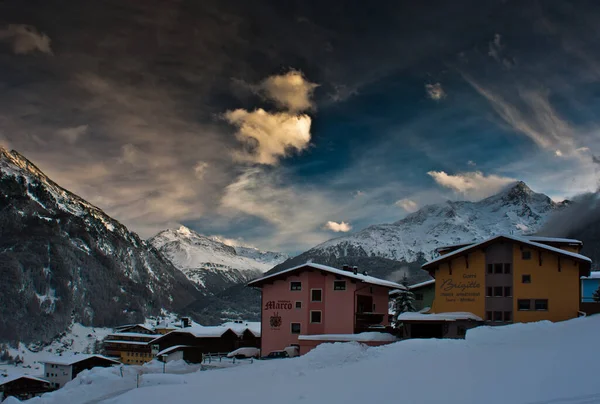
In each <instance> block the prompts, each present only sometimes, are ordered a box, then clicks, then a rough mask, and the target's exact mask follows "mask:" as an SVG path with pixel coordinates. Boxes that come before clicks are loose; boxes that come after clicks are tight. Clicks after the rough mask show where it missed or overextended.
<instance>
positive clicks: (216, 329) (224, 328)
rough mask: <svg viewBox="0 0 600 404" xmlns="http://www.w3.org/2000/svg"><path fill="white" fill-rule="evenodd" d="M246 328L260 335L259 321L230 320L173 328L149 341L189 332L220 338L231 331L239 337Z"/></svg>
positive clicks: (199, 336) (195, 335)
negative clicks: (221, 322)
mask: <svg viewBox="0 0 600 404" xmlns="http://www.w3.org/2000/svg"><path fill="white" fill-rule="evenodd" d="M246 330H248V331H250V332H251V333H252V334H253V335H254V336H255V337H260V322H248V323H243V324H242V323H234V322H231V323H225V324H223V325H218V326H203V325H200V324H194V325H193V326H191V327H185V328H181V329H177V330H173V331H171V332H168V333H167V334H165V335H161V336H159V337H157V338H155V339H153V340H152V341H150V343H155V342H157V341H158V340H161V339H163V338H165V337H167V336H168V335H171V334H175V333H179V334H190V335H193V336H194V337H196V338H220V337H222V336H223V335H224V334H225V333H227V332H232V333H234V334H235V335H237V336H238V337H241V336H242V335H243V334H244V332H245V331H246Z"/></svg>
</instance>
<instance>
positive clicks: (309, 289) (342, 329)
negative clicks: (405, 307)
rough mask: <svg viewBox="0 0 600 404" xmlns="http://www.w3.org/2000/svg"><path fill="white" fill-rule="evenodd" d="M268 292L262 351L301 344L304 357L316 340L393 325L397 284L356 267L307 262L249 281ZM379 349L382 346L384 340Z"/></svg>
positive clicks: (264, 294)
mask: <svg viewBox="0 0 600 404" xmlns="http://www.w3.org/2000/svg"><path fill="white" fill-rule="evenodd" d="M249 286H252V287H259V288H261V290H262V316H261V317H262V318H261V320H262V321H261V328H262V329H261V335H262V342H261V345H262V346H261V352H262V354H263V355H267V354H269V353H270V352H272V351H279V350H283V349H284V348H286V347H289V346H297V347H298V348H299V350H300V354H304V353H306V352H307V351H308V350H310V349H312V348H313V347H314V346H315V344H314V342H310V343H309V342H307V341H308V340H310V341H315V339H314V338H312V339H303V338H300V340H299V337H300V336H319V335H323V336H325V335H326V336H327V337H328V339H327V340H329V341H331V340H335V338H332V335H335V334H339V335H340V341H344V340H346V341H347V340H348V335H350V334H357V333H363V332H369V331H374V330H377V331H384V330H385V327H388V326H389V323H388V299H389V298H388V296H389V290H390V289H403V288H404V286H402V285H400V284H397V283H395V282H390V281H386V280H383V279H379V278H375V277H373V276H369V275H367V274H364V273H359V272H358V270H357V269H356V268H349V267H345V268H344V269H337V268H333V267H329V266H325V265H319V264H312V263H307V264H304V265H300V266H298V267H294V268H290V269H287V270H284V271H282V272H278V273H276V274H271V275H267V276H265V277H263V278H260V279H257V280H255V281H252V282H250V283H249ZM378 342H379V343H377V344H376V345H380V343H381V340H380V341H378Z"/></svg>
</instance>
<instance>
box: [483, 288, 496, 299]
mask: <svg viewBox="0 0 600 404" xmlns="http://www.w3.org/2000/svg"><path fill="white" fill-rule="evenodd" d="M493 290H494V288H492V287H491V286H488V287H487V288H486V292H485V295H486V296H488V297H491V296H494V292H493Z"/></svg>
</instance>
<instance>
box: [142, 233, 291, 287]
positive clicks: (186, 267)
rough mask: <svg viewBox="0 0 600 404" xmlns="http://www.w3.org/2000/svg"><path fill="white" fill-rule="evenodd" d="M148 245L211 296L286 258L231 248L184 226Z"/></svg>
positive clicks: (284, 256)
mask: <svg viewBox="0 0 600 404" xmlns="http://www.w3.org/2000/svg"><path fill="white" fill-rule="evenodd" d="M148 242H149V243H150V244H152V245H153V246H154V247H155V248H156V249H157V250H159V251H160V252H161V253H162V254H163V255H164V256H166V257H167V258H168V259H169V260H171V262H172V263H173V264H174V265H175V266H176V267H177V268H178V269H180V270H181V271H182V272H183V273H184V274H185V275H186V276H187V277H188V279H189V280H191V281H192V282H195V283H196V284H197V285H199V286H200V287H202V288H203V289H204V290H206V291H207V292H208V293H211V294H216V293H219V292H221V291H223V290H225V289H227V288H228V287H230V286H234V285H238V284H244V283H246V282H248V281H250V280H252V279H255V278H257V277H259V276H261V275H262V274H263V273H264V272H266V271H268V270H269V269H271V268H273V267H274V266H275V265H277V264H280V263H281V262H283V261H285V260H286V259H287V258H288V256H287V255H285V254H281V253H276V252H270V251H267V252H265V251H260V250H258V249H256V248H252V247H247V246H231V245H228V244H226V243H225V242H224V241H223V240H221V239H219V238H217V237H207V236H203V235H201V234H199V233H197V232H195V231H193V230H190V229H188V228H187V227H185V226H181V227H180V228H179V229H177V230H175V229H169V230H164V231H161V232H160V233H158V234H157V235H156V236H154V237H152V238H151V239H149V240H148Z"/></svg>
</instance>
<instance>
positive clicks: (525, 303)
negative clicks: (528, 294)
mask: <svg viewBox="0 0 600 404" xmlns="http://www.w3.org/2000/svg"><path fill="white" fill-rule="evenodd" d="M517 307H518V308H519V310H520V311H523V310H531V301H530V300H529V299H527V300H525V299H523V300H521V299H519V300H518V301H517Z"/></svg>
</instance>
